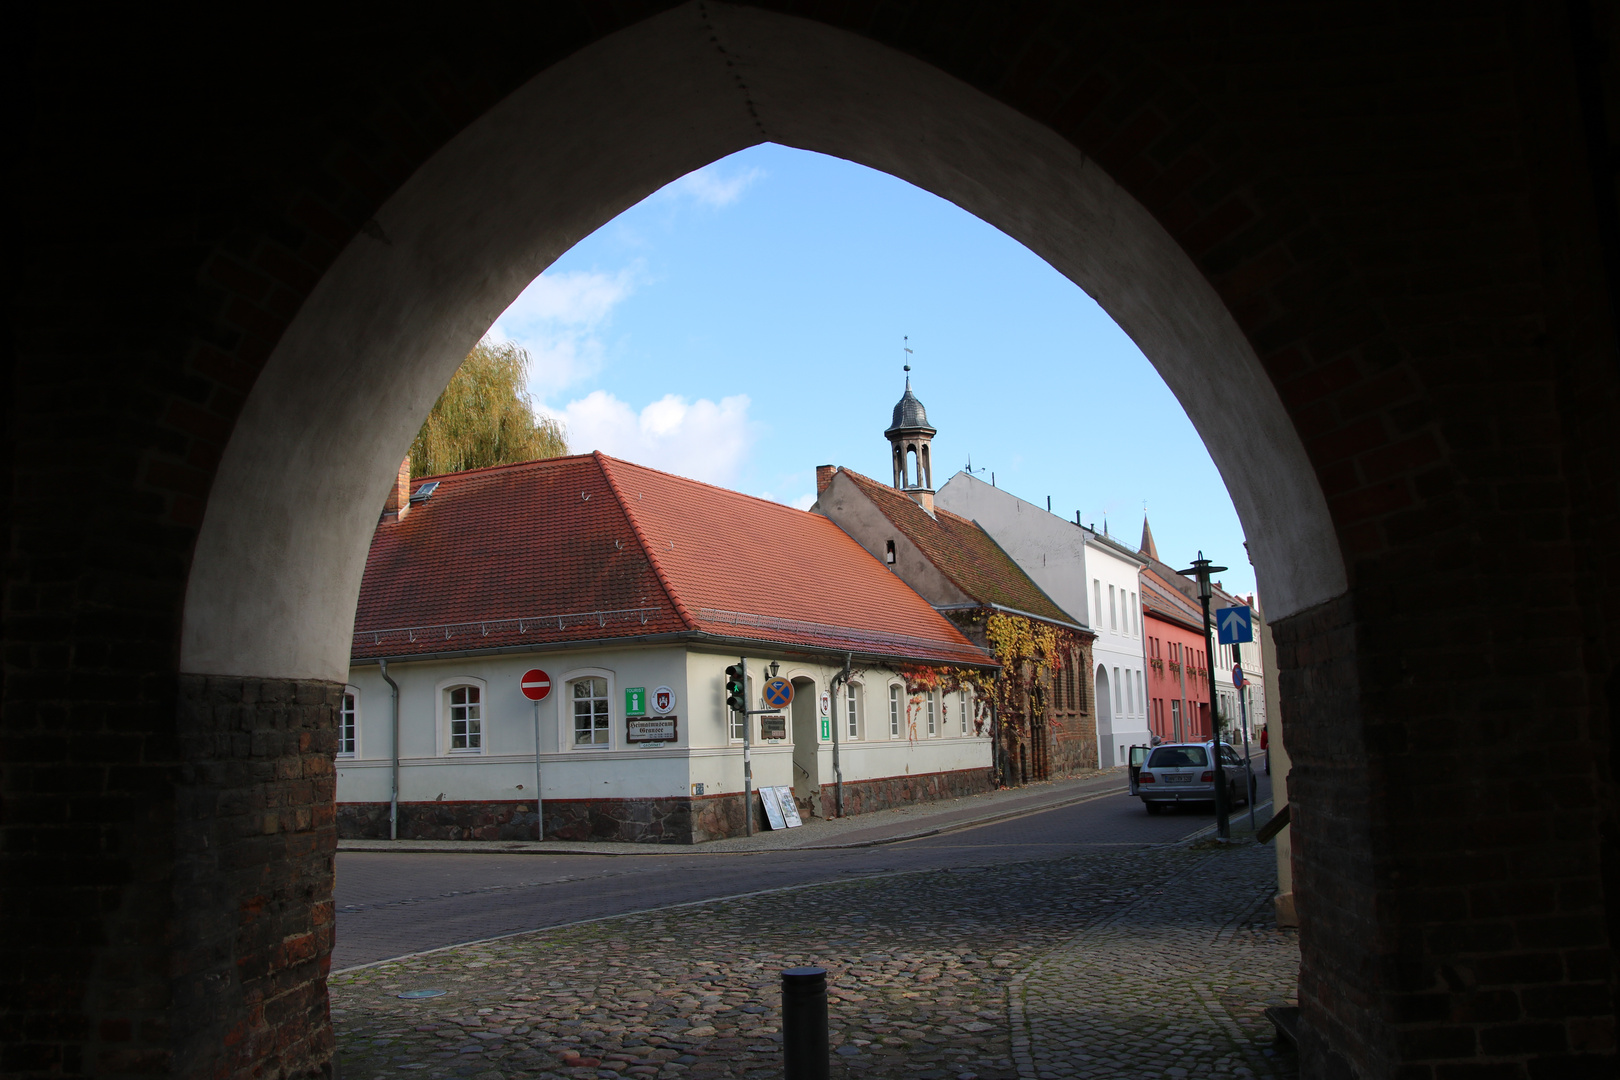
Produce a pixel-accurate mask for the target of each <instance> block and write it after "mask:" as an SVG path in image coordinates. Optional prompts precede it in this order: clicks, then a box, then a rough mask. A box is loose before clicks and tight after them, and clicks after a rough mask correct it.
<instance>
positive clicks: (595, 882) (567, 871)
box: [332, 774, 1271, 971]
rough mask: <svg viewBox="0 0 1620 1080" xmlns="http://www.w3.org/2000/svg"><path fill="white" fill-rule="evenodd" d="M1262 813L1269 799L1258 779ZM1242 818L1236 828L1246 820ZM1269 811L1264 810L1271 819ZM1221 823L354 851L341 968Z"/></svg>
mask: <svg viewBox="0 0 1620 1080" xmlns="http://www.w3.org/2000/svg"><path fill="white" fill-rule="evenodd" d="M1258 780H1259V781H1260V793H1259V797H1258V798H1257V799H1256V800H1255V801H1256V803H1257V804H1265V803H1266V802H1268V801H1269V800H1270V797H1271V795H1270V778H1269V777H1267V776H1265V775H1263V774H1261V775H1259V776H1258ZM1246 815H1247V811H1246V810H1243V809H1239V810H1238V811H1236V813H1235V814H1234V815H1233V816H1234V821H1237V820H1242V821H1243V822H1244V823H1245V824H1246V822H1247V816H1246ZM1265 816H1266V813H1262V814H1261V817H1262V819H1263V818H1264V817H1265ZM1213 819H1214V814H1213V813H1212V812H1210V811H1209V810H1207V809H1204V808H1199V807H1181V808H1177V809H1176V810H1173V811H1172V812H1169V813H1165V814H1162V815H1159V816H1156V817H1150V816H1149V815H1148V814H1147V813H1146V812H1145V811H1144V810H1143V809H1142V804H1141V803H1140V801H1138V800H1136V799H1133V798H1130V797H1129V796H1128V795H1127V794H1125V792H1124V788H1123V785H1122V786H1121V789H1120V793H1119V794H1117V795H1110V796H1106V797H1104V798H1100V799H1095V800H1093V801H1091V802H1083V803H1078V804H1074V805H1071V806H1065V807H1059V808H1057V809H1055V810H1047V811H1043V812H1039V813H1034V814H1030V815H1027V816H1025V817H1020V818H1013V819H1010V820H1005V821H998V822H992V823H990V824H986V825H979V826H974V827H971V828H967V829H962V830H959V831H956V832H951V833H945V834H942V835H937V836H929V837H924V838H921V839H917V840H909V841H904V842H901V843H895V844H886V845H882V846H878V847H867V848H848V849H840V850H820V851H771V852H757V853H749V854H743V853H730V854H723V853H715V854H708V853H705V852H704V851H703V849H702V848H689V849H688V848H683V849H679V850H678V851H676V852H674V853H671V852H670V849H668V848H664V849H661V851H662V853H660V854H648V855H531V854H499V853H490V854H483V853H468V854H459V853H457V854H435V853H427V852H411V853H404V852H401V853H394V852H373V851H347V852H340V853H339V854H338V856H337V888H336V897H335V899H336V906H337V941H336V946H335V948H334V950H333V956H332V968H333V970H334V971H340V970H343V969H345V968H350V967H354V966H357V965H360V964H367V963H372V962H374V961H377V960H387V959H391V958H393V957H396V956H403V955H407V954H410V953H416V952H423V951H426V950H428V949H436V948H442V947H444V946H448V945H457V944H461V943H464V942H468V941H478V940H481V939H484V938H491V937H498V936H500V935H502V934H513V933H520V932H522V931H525V930H538V929H542V928H544V927H548V926H557V925H560V924H563V923H570V922H578V921H580V920H582V919H594V918H601V917H604V916H611V915H622V914H626V913H628V912H632V911H642V910H646V909H648V908H657V907H666V906H668V905H671V904H684V903H696V902H702V901H709V900H715V899H720V898H723V897H727V896H736V895H739V894H743V893H752V892H759V891H761V890H767V889H781V888H787V887H791V886H797V885H806V884H812V883H815V882H822V881H835V880H843V879H847V878H848V877H850V876H869V875H875V874H886V873H905V872H910V871H918V870H953V869H965V868H970V867H982V866H994V865H997V864H1000V863H1010V862H1024V861H1028V860H1032V859H1047V858H1061V857H1063V856H1065V855H1071V854H1076V853H1079V852H1081V851H1085V850H1094V849H1096V848H1097V847H1099V846H1105V847H1119V846H1138V845H1151V844H1164V843H1172V842H1174V841H1177V840H1181V839H1183V838H1185V837H1187V836H1189V835H1191V834H1192V833H1195V832H1197V831H1199V830H1200V829H1203V828H1206V827H1207V826H1209V825H1210V824H1211V822H1212V821H1213Z"/></svg>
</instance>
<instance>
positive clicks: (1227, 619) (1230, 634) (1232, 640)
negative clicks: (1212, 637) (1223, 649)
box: [1215, 607, 1254, 645]
mask: <svg viewBox="0 0 1620 1080" xmlns="http://www.w3.org/2000/svg"><path fill="white" fill-rule="evenodd" d="M1251 618H1252V616H1251V615H1250V613H1249V609H1248V608H1246V607H1223V608H1220V609H1219V610H1217V611H1216V612H1215V629H1216V632H1217V633H1218V634H1219V635H1220V636H1219V638H1218V640H1219V641H1220V643H1221V644H1222V645H1240V644H1242V643H1243V642H1245V641H1253V640H1254V623H1253V622H1251V621H1250V620H1251Z"/></svg>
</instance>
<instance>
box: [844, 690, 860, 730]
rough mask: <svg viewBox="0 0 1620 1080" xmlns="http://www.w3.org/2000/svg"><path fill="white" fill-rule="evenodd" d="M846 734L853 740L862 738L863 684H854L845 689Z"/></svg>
mask: <svg viewBox="0 0 1620 1080" xmlns="http://www.w3.org/2000/svg"><path fill="white" fill-rule="evenodd" d="M844 713H845V715H844V734H845V735H846V736H848V737H849V738H851V739H858V738H860V737H861V684H860V683H858V682H852V683H850V684H849V685H848V686H846V687H844Z"/></svg>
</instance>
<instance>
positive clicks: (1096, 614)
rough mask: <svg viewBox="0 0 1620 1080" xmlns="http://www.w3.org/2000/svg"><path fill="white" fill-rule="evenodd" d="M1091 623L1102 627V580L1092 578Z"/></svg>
mask: <svg viewBox="0 0 1620 1080" xmlns="http://www.w3.org/2000/svg"><path fill="white" fill-rule="evenodd" d="M1091 625H1092V626H1095V627H1097V628H1098V629H1101V628H1102V581H1101V580H1100V579H1098V578H1092V579H1091Z"/></svg>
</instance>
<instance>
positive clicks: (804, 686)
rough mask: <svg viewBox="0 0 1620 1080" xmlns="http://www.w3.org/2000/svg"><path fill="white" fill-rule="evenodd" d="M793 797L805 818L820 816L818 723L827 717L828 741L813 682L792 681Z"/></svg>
mask: <svg viewBox="0 0 1620 1080" xmlns="http://www.w3.org/2000/svg"><path fill="white" fill-rule="evenodd" d="M792 709H793V797H794V798H795V799H796V800H798V803H799V813H800V814H802V815H804V816H805V817H809V816H810V815H811V814H816V815H818V816H819V815H820V813H821V743H822V738H821V721H822V718H823V717H826V718H827V726H828V731H827V738H828V740H831V738H832V730H831V728H832V719H831V716H830V709H829V710H828V711H827V712H823V711H822V709H821V693H820V691H819V690H818V689H817V687H816V683H815V680H813V679H810V678H806V677H803V676H795V677H794V679H793V705H792Z"/></svg>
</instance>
